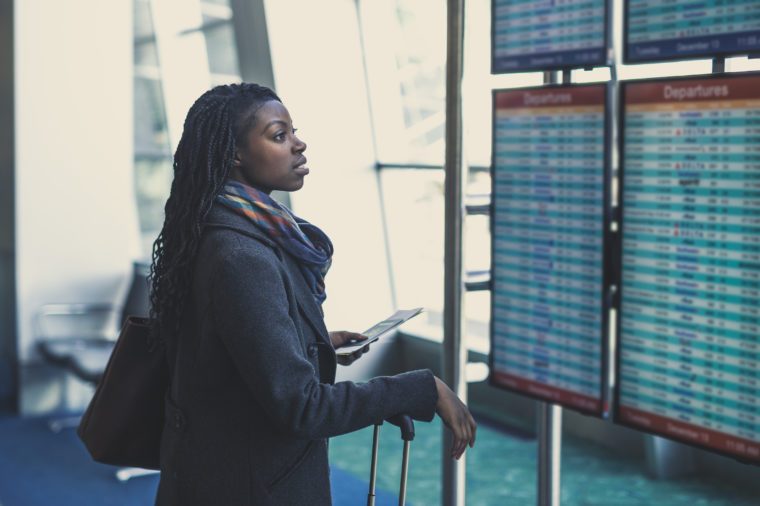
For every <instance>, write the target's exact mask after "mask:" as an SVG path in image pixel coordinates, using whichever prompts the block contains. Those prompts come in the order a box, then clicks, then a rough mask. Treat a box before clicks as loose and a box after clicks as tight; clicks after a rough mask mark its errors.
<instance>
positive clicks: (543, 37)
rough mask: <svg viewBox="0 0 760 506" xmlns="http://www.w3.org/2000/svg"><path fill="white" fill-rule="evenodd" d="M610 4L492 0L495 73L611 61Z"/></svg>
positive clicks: (602, 0) (598, 1)
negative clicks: (609, 44)
mask: <svg viewBox="0 0 760 506" xmlns="http://www.w3.org/2000/svg"><path fill="white" fill-rule="evenodd" d="M607 4H608V2H607V0H492V4H491V9H492V10H491V13H492V14H491V72H492V73H494V74H500V73H507V72H527V71H531V70H532V71H537V70H552V69H562V68H578V67H590V66H594V65H606V64H607V63H608V59H609V58H608V51H607V48H608V40H609V29H608V26H609V25H608V23H607V16H608V12H609V11H608V8H607Z"/></svg>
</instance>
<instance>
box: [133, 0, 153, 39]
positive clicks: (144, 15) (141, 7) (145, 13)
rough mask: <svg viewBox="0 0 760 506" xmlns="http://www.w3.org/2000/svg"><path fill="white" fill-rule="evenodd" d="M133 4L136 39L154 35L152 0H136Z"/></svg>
mask: <svg viewBox="0 0 760 506" xmlns="http://www.w3.org/2000/svg"><path fill="white" fill-rule="evenodd" d="M133 5H134V16H135V20H134V23H135V27H134V30H135V39H142V38H144V37H151V36H153V18H152V17H151V14H150V1H149V0H135V2H134V4H133Z"/></svg>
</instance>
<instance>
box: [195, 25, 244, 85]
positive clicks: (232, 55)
mask: <svg viewBox="0 0 760 506" xmlns="http://www.w3.org/2000/svg"><path fill="white" fill-rule="evenodd" d="M203 33H204V35H205V36H206V51H207V52H208V65H209V70H210V71H211V73H212V74H225V75H229V76H239V75H240V68H239V66H238V56H237V50H236V47H235V32H234V29H233V26H232V23H231V22H230V23H219V24H215V25H212V26H211V27H208V28H205V29H204V30H203Z"/></svg>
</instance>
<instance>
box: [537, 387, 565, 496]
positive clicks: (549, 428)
mask: <svg viewBox="0 0 760 506" xmlns="http://www.w3.org/2000/svg"><path fill="white" fill-rule="evenodd" d="M538 416H539V418H538V505H539V506H559V496H560V484H559V473H560V470H559V464H560V454H561V451H562V408H560V407H559V406H556V405H554V404H549V403H546V402H542V403H541V404H540V408H539V414H538Z"/></svg>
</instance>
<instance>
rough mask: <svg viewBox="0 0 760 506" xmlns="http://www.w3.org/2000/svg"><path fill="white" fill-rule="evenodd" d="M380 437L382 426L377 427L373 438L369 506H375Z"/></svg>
mask: <svg viewBox="0 0 760 506" xmlns="http://www.w3.org/2000/svg"><path fill="white" fill-rule="evenodd" d="M379 436H380V425H375V433H374V435H373V436H372V463H371V464H370V471H369V493H368V494H367V506H375V482H376V478H377V445H378V440H379Z"/></svg>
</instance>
